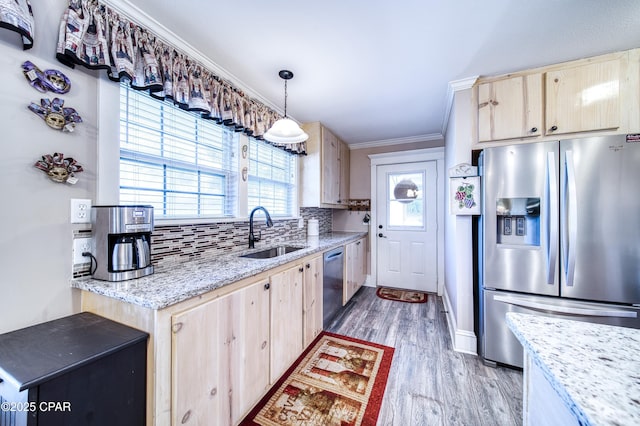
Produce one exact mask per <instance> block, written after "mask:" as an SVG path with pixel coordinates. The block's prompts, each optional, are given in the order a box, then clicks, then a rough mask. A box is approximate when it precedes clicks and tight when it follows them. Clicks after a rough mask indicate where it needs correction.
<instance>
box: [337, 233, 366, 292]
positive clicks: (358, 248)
mask: <svg viewBox="0 0 640 426" xmlns="http://www.w3.org/2000/svg"><path fill="white" fill-rule="evenodd" d="M365 241H366V240H365V239H364V238H363V239H361V240H358V241H354V242H352V243H349V244H347V246H346V249H345V252H346V256H345V285H344V293H343V304H346V303H347V302H348V301H349V300H350V299H351V298H352V297H353V295H354V294H356V292H357V291H358V290H359V289H360V287H362V285H363V284H364V281H365V279H366V277H367V275H366V269H365V268H366V263H365V262H366V257H365V255H366V246H365Z"/></svg>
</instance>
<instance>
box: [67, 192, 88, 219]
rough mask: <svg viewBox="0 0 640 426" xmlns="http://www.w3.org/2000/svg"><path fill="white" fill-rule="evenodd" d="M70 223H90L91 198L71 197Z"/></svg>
mask: <svg viewBox="0 0 640 426" xmlns="http://www.w3.org/2000/svg"><path fill="white" fill-rule="evenodd" d="M71 223H91V200H88V199H84V198H72V199H71Z"/></svg>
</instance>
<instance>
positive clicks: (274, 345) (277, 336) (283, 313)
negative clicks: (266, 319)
mask: <svg viewBox="0 0 640 426" xmlns="http://www.w3.org/2000/svg"><path fill="white" fill-rule="evenodd" d="M303 279H304V267H303V265H302V264H299V265H296V266H293V267H291V268H289V269H286V270H284V271H282V272H279V273H277V274H275V275H271V277H270V282H271V319H270V325H271V354H270V361H271V362H270V365H271V368H270V374H269V375H270V379H269V380H270V381H271V383H272V384H273V383H275V382H276V381H277V380H278V379H279V378H280V376H282V374H283V373H284V372H285V371H286V370H287V368H289V367H290V366H291V364H293V362H294V361H295V360H296V359H297V358H298V356H299V355H300V353H301V352H302V349H303V348H302V292H303Z"/></svg>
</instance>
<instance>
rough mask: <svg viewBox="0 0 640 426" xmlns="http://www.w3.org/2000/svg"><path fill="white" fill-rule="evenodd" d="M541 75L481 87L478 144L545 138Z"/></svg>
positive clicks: (505, 80) (484, 84) (508, 79)
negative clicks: (525, 138) (542, 136)
mask: <svg viewBox="0 0 640 426" xmlns="http://www.w3.org/2000/svg"><path fill="white" fill-rule="evenodd" d="M542 126H543V123H542V75H541V74H531V75H526V76H518V77H512V78H507V79H504V80H499V81H493V82H489V83H483V84H480V85H478V141H480V142H486V141H493V140H501V139H514V138H522V137H530V136H539V135H541V134H542Z"/></svg>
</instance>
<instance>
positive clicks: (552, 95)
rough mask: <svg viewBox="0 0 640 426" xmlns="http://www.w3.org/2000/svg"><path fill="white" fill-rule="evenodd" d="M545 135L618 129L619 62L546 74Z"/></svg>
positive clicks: (607, 62) (593, 64) (602, 63)
mask: <svg viewBox="0 0 640 426" xmlns="http://www.w3.org/2000/svg"><path fill="white" fill-rule="evenodd" d="M545 112H546V118H547V120H546V122H547V126H546V127H547V129H546V131H547V133H548V134H564V133H575V132H588V131H593V130H607V129H616V128H618V127H619V126H620V61H619V60H617V59H615V60H610V61H605V62H596V63H592V64H586V65H581V66H578V67H572V68H566V69H560V70H557V71H549V72H547V73H546V107H545Z"/></svg>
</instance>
